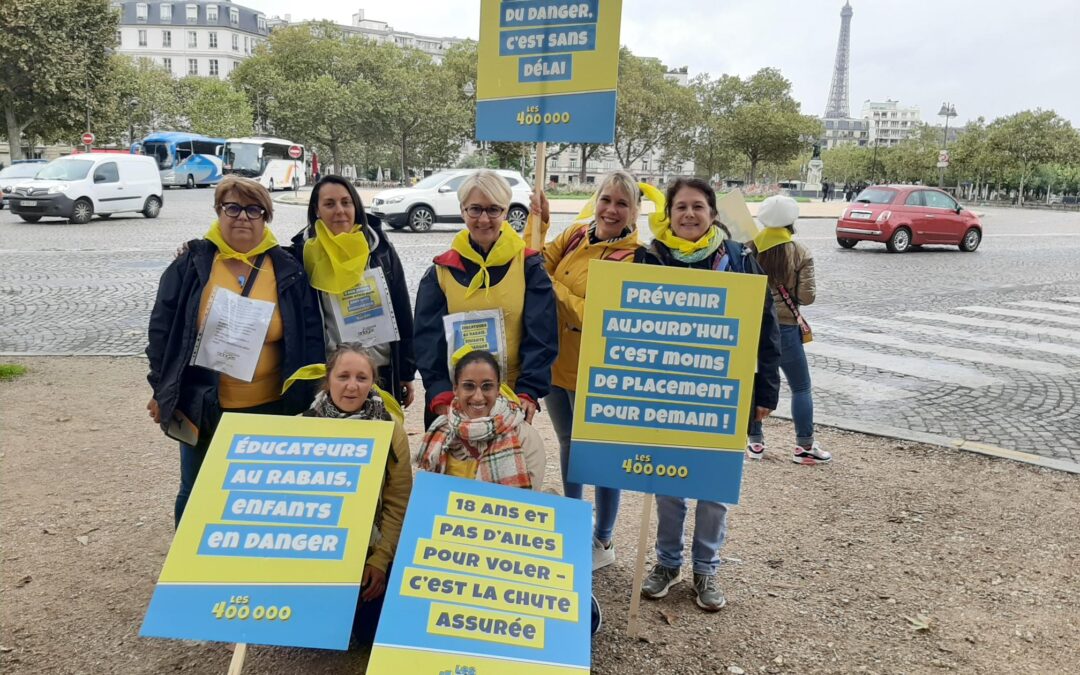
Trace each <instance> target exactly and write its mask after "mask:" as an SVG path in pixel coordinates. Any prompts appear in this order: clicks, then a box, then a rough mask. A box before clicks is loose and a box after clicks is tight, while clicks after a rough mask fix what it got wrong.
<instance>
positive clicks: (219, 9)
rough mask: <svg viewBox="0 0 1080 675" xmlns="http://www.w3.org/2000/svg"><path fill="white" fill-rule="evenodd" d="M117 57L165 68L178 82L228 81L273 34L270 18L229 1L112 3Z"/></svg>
mask: <svg viewBox="0 0 1080 675" xmlns="http://www.w3.org/2000/svg"><path fill="white" fill-rule="evenodd" d="M113 5H114V6H116V7H117V8H118V9H119V10H120V23H119V26H118V27H117V31H116V39H117V43H118V47H117V52H119V53H121V54H127V55H129V56H132V57H135V58H145V59H150V60H151V61H153V62H155V63H157V64H159V65H161V66H164V68H165V69H166V70H168V71H169V72H170V73H172V75H173V76H174V77H186V76H188V75H198V76H201V77H217V78H220V79H225V78H227V77H228V76H229V73H231V72H232V70H233V68H235V67H236V64H238V63H240V62H241V61H243V60H244V59H246V58H247V57H249V56H251V55H252V54H253V53H254V51H255V47H256V46H257V45H259V44H260V43H261V42H263V41H264V40H266V37H267V36H268V35H269V34H270V27H269V25H268V24H267V20H266V15H264V14H263V13H262V12H257V11H255V10H253V9H249V8H247V7H241V6H240V5H237V4H235V3H232V2H229V1H228V0H213V1H207V0H188V1H187V2H161V1H156V2H145V1H144V2H131V1H129V0H124V1H118V2H113Z"/></svg>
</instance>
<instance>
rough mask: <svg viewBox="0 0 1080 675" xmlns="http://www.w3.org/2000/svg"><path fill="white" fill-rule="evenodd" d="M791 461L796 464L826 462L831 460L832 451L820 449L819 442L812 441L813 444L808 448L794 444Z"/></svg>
mask: <svg viewBox="0 0 1080 675" xmlns="http://www.w3.org/2000/svg"><path fill="white" fill-rule="evenodd" d="M791 461H793V462H795V463H796V464H828V463H829V462H831V461H832V453H830V452H828V451H827V450H822V449H821V444H819V443H818V442H817V441H814V444H813V445H811V446H810V447H809V448H804V447H803V446H801V445H796V446H795V453H794V454H793V455H792V456H791Z"/></svg>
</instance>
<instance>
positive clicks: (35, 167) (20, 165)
mask: <svg viewBox="0 0 1080 675" xmlns="http://www.w3.org/2000/svg"><path fill="white" fill-rule="evenodd" d="M48 163H49V160H47V159H23V160H16V161H15V162H12V164H11V166H6V167H4V168H3V169H0V209H3V208H4V206H6V205H7V200H8V195H10V194H11V191H12V190H13V189H14V187H15V181H17V180H20V179H23V178H33V177H34V176H35V175H36V174H37V172H38V171H40V170H41V167H43V166H45V165H46V164H48Z"/></svg>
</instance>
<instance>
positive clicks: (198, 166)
mask: <svg viewBox="0 0 1080 675" xmlns="http://www.w3.org/2000/svg"><path fill="white" fill-rule="evenodd" d="M224 146H225V139H222V138H210V137H208V136H200V135H199V134H189V133H187V132H183V131H159V132H157V133H153V134H150V135H149V136H147V137H146V138H144V139H142V140H141V141H139V143H138V145H137V146H136V147H135V148H133V149H132V152H133V153H137V154H140V155H146V156H148V157H153V158H154V160H155V161H157V165H158V170H159V171H160V172H161V184H162V185H163V186H170V185H172V186H178V185H183V186H184V187H188V188H193V187H195V186H196V185H217V184H218V183H219V182H221V151H222V148H223V147H224Z"/></svg>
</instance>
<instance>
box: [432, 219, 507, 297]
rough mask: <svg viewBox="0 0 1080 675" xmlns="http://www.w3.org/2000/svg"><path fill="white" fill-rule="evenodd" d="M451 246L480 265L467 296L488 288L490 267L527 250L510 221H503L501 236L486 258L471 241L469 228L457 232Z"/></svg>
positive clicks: (467, 258) (466, 293)
mask: <svg viewBox="0 0 1080 675" xmlns="http://www.w3.org/2000/svg"><path fill="white" fill-rule="evenodd" d="M450 248H451V249H453V250H455V251H457V252H458V253H459V254H460V255H461V257H462V258H465V259H466V260H471V261H472V262H474V263H476V264H477V265H479V266H480V271H479V272H477V273H476V276H474V277H473V279H472V281H471V282H470V283H469V289H468V290H467V291H465V297H466V298H467V297H469V296H471V295H472V294H473V293H476V292H477V291H478V290H480V289H481V288H484V289H487V288H488V287H489V286H490V285H491V273H490V272H488V268H489V267H499V266H500V265H505V264H506V263H508V262H510V261H511V260H513V259H514V258H515V257H516V256H517V255H518V254H519V253H521V252H522V251H524V250H525V241H524V240H523V239H522V238H521V237H519V236H518V234H517V232H514V228H512V227H510V223H508V222H506V221H503V224H502V228H501V229H500V230H499V238H498V239H496V240H495V245H494V246H492V247H491V250H490V251H488V254H487V258H486V259H485V258H484V256H482V255H480V254H479V253H477V252H476V249H474V248H473V247H472V244H470V243H469V230H467V229H465V230H462V231H461V232H458V233H457V236H455V237H454V241H453V243H451V244H450Z"/></svg>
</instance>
